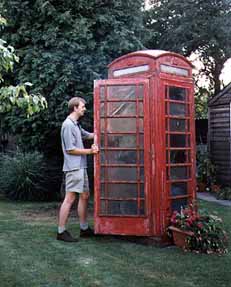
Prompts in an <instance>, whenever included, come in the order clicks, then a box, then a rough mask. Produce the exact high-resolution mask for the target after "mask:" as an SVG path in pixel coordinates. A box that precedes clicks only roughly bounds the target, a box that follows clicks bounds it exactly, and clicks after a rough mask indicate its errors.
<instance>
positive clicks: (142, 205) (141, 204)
mask: <svg viewBox="0 0 231 287" xmlns="http://www.w3.org/2000/svg"><path fill="white" fill-rule="evenodd" d="M144 214H145V202H144V200H142V201H141V202H140V215H144Z"/></svg>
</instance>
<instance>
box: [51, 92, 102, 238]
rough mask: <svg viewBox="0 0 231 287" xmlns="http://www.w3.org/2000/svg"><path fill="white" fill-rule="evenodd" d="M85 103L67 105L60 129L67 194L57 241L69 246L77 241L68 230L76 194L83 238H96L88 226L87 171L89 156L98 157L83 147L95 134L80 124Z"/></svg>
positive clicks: (79, 100) (93, 149)
mask: <svg viewBox="0 0 231 287" xmlns="http://www.w3.org/2000/svg"><path fill="white" fill-rule="evenodd" d="M85 103H86V102H85V100H84V99H82V98H80V97H74V98H72V99H70V101H69V102H68V109H69V116H68V117H67V118H66V120H65V121H64V122H63V124H62V129H61V140H62V150H63V155H64V164H63V171H64V173H65V191H66V194H65V198H64V201H63V203H62V205H61V208H60V212H59V225H58V233H57V240H63V241H66V242H76V241H78V240H77V239H75V238H73V237H72V236H71V234H70V233H69V232H68V231H67V230H66V223H67V219H68V216H69V213H70V209H71V206H72V204H73V203H74V201H75V199H76V196H77V194H79V202H78V207H77V213H78V215H79V220H80V236H81V237H84V236H85V237H86V236H90V235H93V231H92V230H91V228H90V227H89V226H88V222H87V204H88V198H89V184H88V177H87V171H86V169H87V160H86V155H88V154H96V153H98V147H97V146H96V145H94V144H93V145H92V146H91V148H90V149H86V148H84V146H83V141H82V139H93V138H94V133H89V132H87V131H85V130H84V129H83V128H81V127H80V125H79V123H78V120H79V118H80V117H82V116H83V115H84V113H85V111H86V107H85Z"/></svg>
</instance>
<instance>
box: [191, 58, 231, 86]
mask: <svg viewBox="0 0 231 287" xmlns="http://www.w3.org/2000/svg"><path fill="white" fill-rule="evenodd" d="M188 59H189V60H190V61H191V63H192V64H193V65H194V67H195V68H194V70H193V72H194V74H196V73H198V70H199V69H200V68H202V67H203V64H202V62H201V61H200V60H199V59H198V54H196V53H193V54H192V55H191V56H190V57H188ZM220 80H221V81H222V82H223V85H224V86H226V85H228V84H229V83H230V82H231V58H230V59H229V60H227V61H226V62H225V64H224V67H223V70H222V72H221V75H220ZM200 86H203V87H208V81H207V80H206V77H201V80H200Z"/></svg>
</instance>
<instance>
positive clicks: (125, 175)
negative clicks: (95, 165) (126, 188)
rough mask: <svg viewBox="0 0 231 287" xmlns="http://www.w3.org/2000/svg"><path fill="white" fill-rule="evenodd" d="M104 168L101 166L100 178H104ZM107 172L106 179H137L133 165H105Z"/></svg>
mask: <svg viewBox="0 0 231 287" xmlns="http://www.w3.org/2000/svg"><path fill="white" fill-rule="evenodd" d="M104 170H105V168H104V167H102V168H101V180H106V179H105V173H104ZM106 173H107V180H110V181H112V180H118V181H120V180H122V181H124V180H125V181H136V180H137V174H136V168H135V167H107V168H106Z"/></svg>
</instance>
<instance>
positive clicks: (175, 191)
mask: <svg viewBox="0 0 231 287" xmlns="http://www.w3.org/2000/svg"><path fill="white" fill-rule="evenodd" d="M186 194H187V182H178V183H172V184H171V195H172V196H177V195H186Z"/></svg>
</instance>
